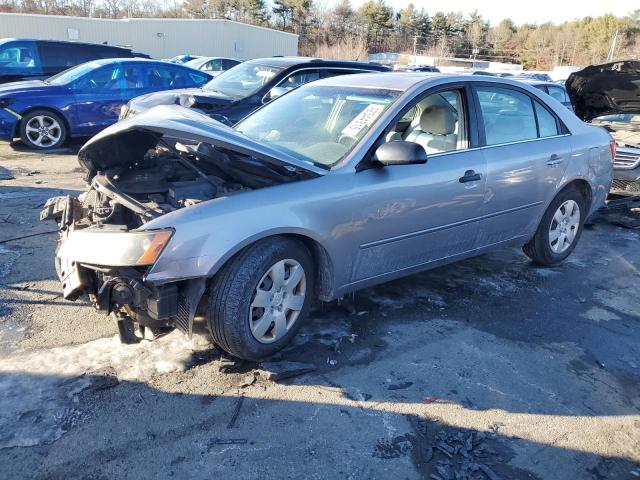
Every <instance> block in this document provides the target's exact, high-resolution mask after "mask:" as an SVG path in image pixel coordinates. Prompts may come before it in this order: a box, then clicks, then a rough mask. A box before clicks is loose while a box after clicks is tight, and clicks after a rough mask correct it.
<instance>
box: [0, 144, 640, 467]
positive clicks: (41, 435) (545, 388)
mask: <svg viewBox="0 0 640 480" xmlns="http://www.w3.org/2000/svg"><path fill="white" fill-rule="evenodd" d="M11 176H13V177H15V178H13V179H4V180H0V355H1V357H0V358H1V362H0V465H2V467H1V468H2V477H4V478H12V479H17V478H47V479H49V478H65V479H68V478H82V479H115V478H118V479H121V478H132V479H141V478H166V477H175V478H216V477H218V476H224V478H226V479H235V478H305V479H309V478H314V479H315V478H317V479H321V478H322V479H324V478H327V479H335V478H403V479H412V478H424V479H430V478H433V479H453V478H456V479H457V478H462V479H466V478H474V479H475V478H487V479H497V478H500V479H507V478H540V479H563V480H566V479H582V478H593V479H609V478H611V479H614V478H615V479H625V478H637V477H639V476H640V289H639V288H638V284H639V283H640V274H639V272H638V267H639V266H640V249H639V248H638V246H639V245H640V242H639V240H640V233H639V232H640V230H639V231H634V230H633V229H629V228H623V227H621V226H619V225H616V221H615V220H616V219H614V218H611V217H608V218H601V219H599V220H598V221H597V222H596V224H595V226H593V227H592V228H590V229H588V230H586V231H585V232H584V235H583V237H582V240H581V242H580V245H579V246H578V248H577V250H576V252H575V253H574V254H573V256H572V257H570V259H569V260H568V261H567V262H566V263H565V264H563V265H562V266H559V267H556V268H549V269H541V268H535V267H533V266H532V265H531V264H530V263H529V262H528V260H527V259H526V257H525V256H524V255H523V254H522V253H521V252H520V251H518V250H516V249H512V250H505V251H501V252H497V253H493V254H490V255H485V256H482V257H479V258H477V259H473V260H470V261H465V262H462V263H459V264H456V265H452V266H449V267H444V268H439V269H437V270H434V271H431V272H427V273H424V274H420V275H414V276H412V277H409V278H406V279H404V280H400V281H396V282H393V283H389V284H386V285H382V286H379V287H376V288H371V289H368V290H365V291H362V292H360V293H358V294H357V295H355V297H354V298H352V299H351V298H350V299H345V301H343V302H342V303H339V302H336V303H333V304H329V305H326V306H324V307H323V308H322V309H319V310H318V311H315V312H314V313H313V314H312V315H311V318H310V319H309V321H308V323H307V325H306V326H305V327H304V328H303V330H302V334H301V335H299V337H298V339H297V342H296V344H295V345H293V346H292V347H291V348H289V349H288V350H286V351H285V352H283V353H282V355H281V358H280V361H281V362H282V361H285V360H286V361H294V362H304V363H307V364H311V365H312V366H313V367H314V368H315V370H314V371H312V372H310V373H307V374H305V375H301V376H297V377H294V378H290V379H286V380H279V381H273V380H269V379H268V378H267V375H266V373H265V371H264V370H261V369H260V368H261V367H260V366H259V365H255V364H244V365H236V366H235V367H233V368H232V371H231V372H226V373H225V372H221V370H220V367H221V362H220V359H219V355H218V353H217V352H216V351H215V350H212V348H211V345H210V344H209V340H208V337H207V336H206V333H205V330H204V328H203V327H202V325H197V327H198V328H199V331H200V332H201V333H199V334H198V335H196V337H195V338H194V339H193V340H191V341H188V340H187V339H185V338H184V337H183V336H182V335H181V334H179V333H177V332H173V333H171V334H169V335H167V336H165V337H162V338H160V339H158V340H155V341H153V342H147V341H145V342H143V343H141V344H139V345H135V346H122V345H120V344H118V343H117V341H116V340H115V339H114V338H113V336H114V333H115V327H114V326H113V325H112V324H111V323H110V321H109V320H108V319H107V318H105V317H104V316H102V315H100V314H98V313H97V312H95V311H94V310H93V309H92V308H91V307H90V306H89V305H87V304H85V303H82V302H78V303H71V302H66V301H64V300H63V299H62V298H61V296H60V286H59V284H58V281H57V279H56V277H55V272H54V268H53V253H54V243H55V239H56V236H55V234H52V233H48V232H51V231H52V230H54V229H55V225H53V224H50V223H49V224H41V223H39V222H38V221H37V219H38V213H39V208H40V206H41V205H42V204H43V202H44V201H45V200H46V198H48V197H49V196H53V195H59V194H60V193H61V192H73V191H77V190H79V189H82V188H83V183H82V180H81V176H82V173H81V172H80V171H79V169H78V165H77V163H76V160H75V156H74V155H73V151H61V152H57V153H55V154H47V155H42V154H32V153H27V152H23V151H20V150H18V149H16V148H14V147H10V146H8V145H6V144H0V177H2V178H8V177H11ZM30 235H31V236H30ZM15 237H25V238H22V239H18V240H11V239H12V238H15ZM276 360H277V359H276Z"/></svg>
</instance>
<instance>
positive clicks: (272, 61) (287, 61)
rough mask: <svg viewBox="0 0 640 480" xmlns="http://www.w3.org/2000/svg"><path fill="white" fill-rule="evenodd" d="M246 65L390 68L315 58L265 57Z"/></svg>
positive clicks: (375, 64)
mask: <svg viewBox="0 0 640 480" xmlns="http://www.w3.org/2000/svg"><path fill="white" fill-rule="evenodd" d="M245 63H259V64H263V65H264V64H267V65H273V66H279V67H282V68H289V67H294V66H296V65H321V66H324V67H354V68H369V69H371V70H376V69H377V70H380V71H387V70H389V68H388V67H385V66H384V65H380V64H377V63H369V62H356V61H350V60H324V59H322V58H314V57H265V58H254V59H253V60H249V61H248V62H245Z"/></svg>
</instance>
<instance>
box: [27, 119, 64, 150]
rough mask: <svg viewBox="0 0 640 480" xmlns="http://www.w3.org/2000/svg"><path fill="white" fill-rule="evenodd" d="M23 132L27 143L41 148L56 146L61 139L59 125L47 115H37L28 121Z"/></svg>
mask: <svg viewBox="0 0 640 480" xmlns="http://www.w3.org/2000/svg"><path fill="white" fill-rule="evenodd" d="M25 132H26V134H27V138H28V139H29V141H30V142H31V143H33V144H34V145H36V146H38V147H41V148H48V147H52V146H55V145H57V144H58V142H59V141H60V138H61V137H62V127H61V126H60V123H58V120H56V119H55V118H52V117H50V116H48V115H38V116H35V117H33V118H31V119H29V121H28V122H27V125H26V126H25Z"/></svg>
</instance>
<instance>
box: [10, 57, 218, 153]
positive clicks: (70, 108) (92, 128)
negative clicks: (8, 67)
mask: <svg viewBox="0 0 640 480" xmlns="http://www.w3.org/2000/svg"><path fill="white" fill-rule="evenodd" d="M212 78H213V77H212V76H211V75H209V74H208V73H205V72H201V71H198V70H194V69H191V68H188V67H184V66H182V65H175V64H170V63H166V62H160V61H153V60H145V59H137V58H132V59H129V58H126V59H105V60H96V61H92V62H87V63H83V64H82V65H78V66H77V67H74V68H71V69H69V70H65V71H64V72H62V73H59V74H57V75H54V76H53V77H50V78H48V79H47V80H32V81H26V82H14V83H7V84H4V85H0V140H8V141H11V140H13V139H14V138H16V137H20V138H21V139H22V141H23V142H24V144H25V145H26V146H28V147H31V148H35V149H40V150H46V149H52V148H56V147H59V146H61V145H62V144H63V143H64V142H65V141H66V140H67V139H68V138H70V137H85V136H91V135H95V134H96V133H98V132H99V131H100V130H102V129H104V128H105V127H108V126H109V125H111V124H112V123H115V122H116V121H117V120H118V115H119V113H120V108H121V107H122V106H123V105H125V104H126V103H127V102H128V101H129V100H131V99H132V98H133V97H137V96H140V95H144V94H146V93H151V92H157V91H160V90H171V89H174V88H176V89H177V88H182V89H184V88H193V87H199V86H201V85H203V84H205V83H207V82H208V81H209V80H211V79H212Z"/></svg>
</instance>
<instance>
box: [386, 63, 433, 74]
mask: <svg viewBox="0 0 640 480" xmlns="http://www.w3.org/2000/svg"><path fill="white" fill-rule="evenodd" d="M394 71H396V72H433V73H439V72H440V69H439V68H438V67H434V66H433V65H400V66H398V67H396V68H395V69H394Z"/></svg>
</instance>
